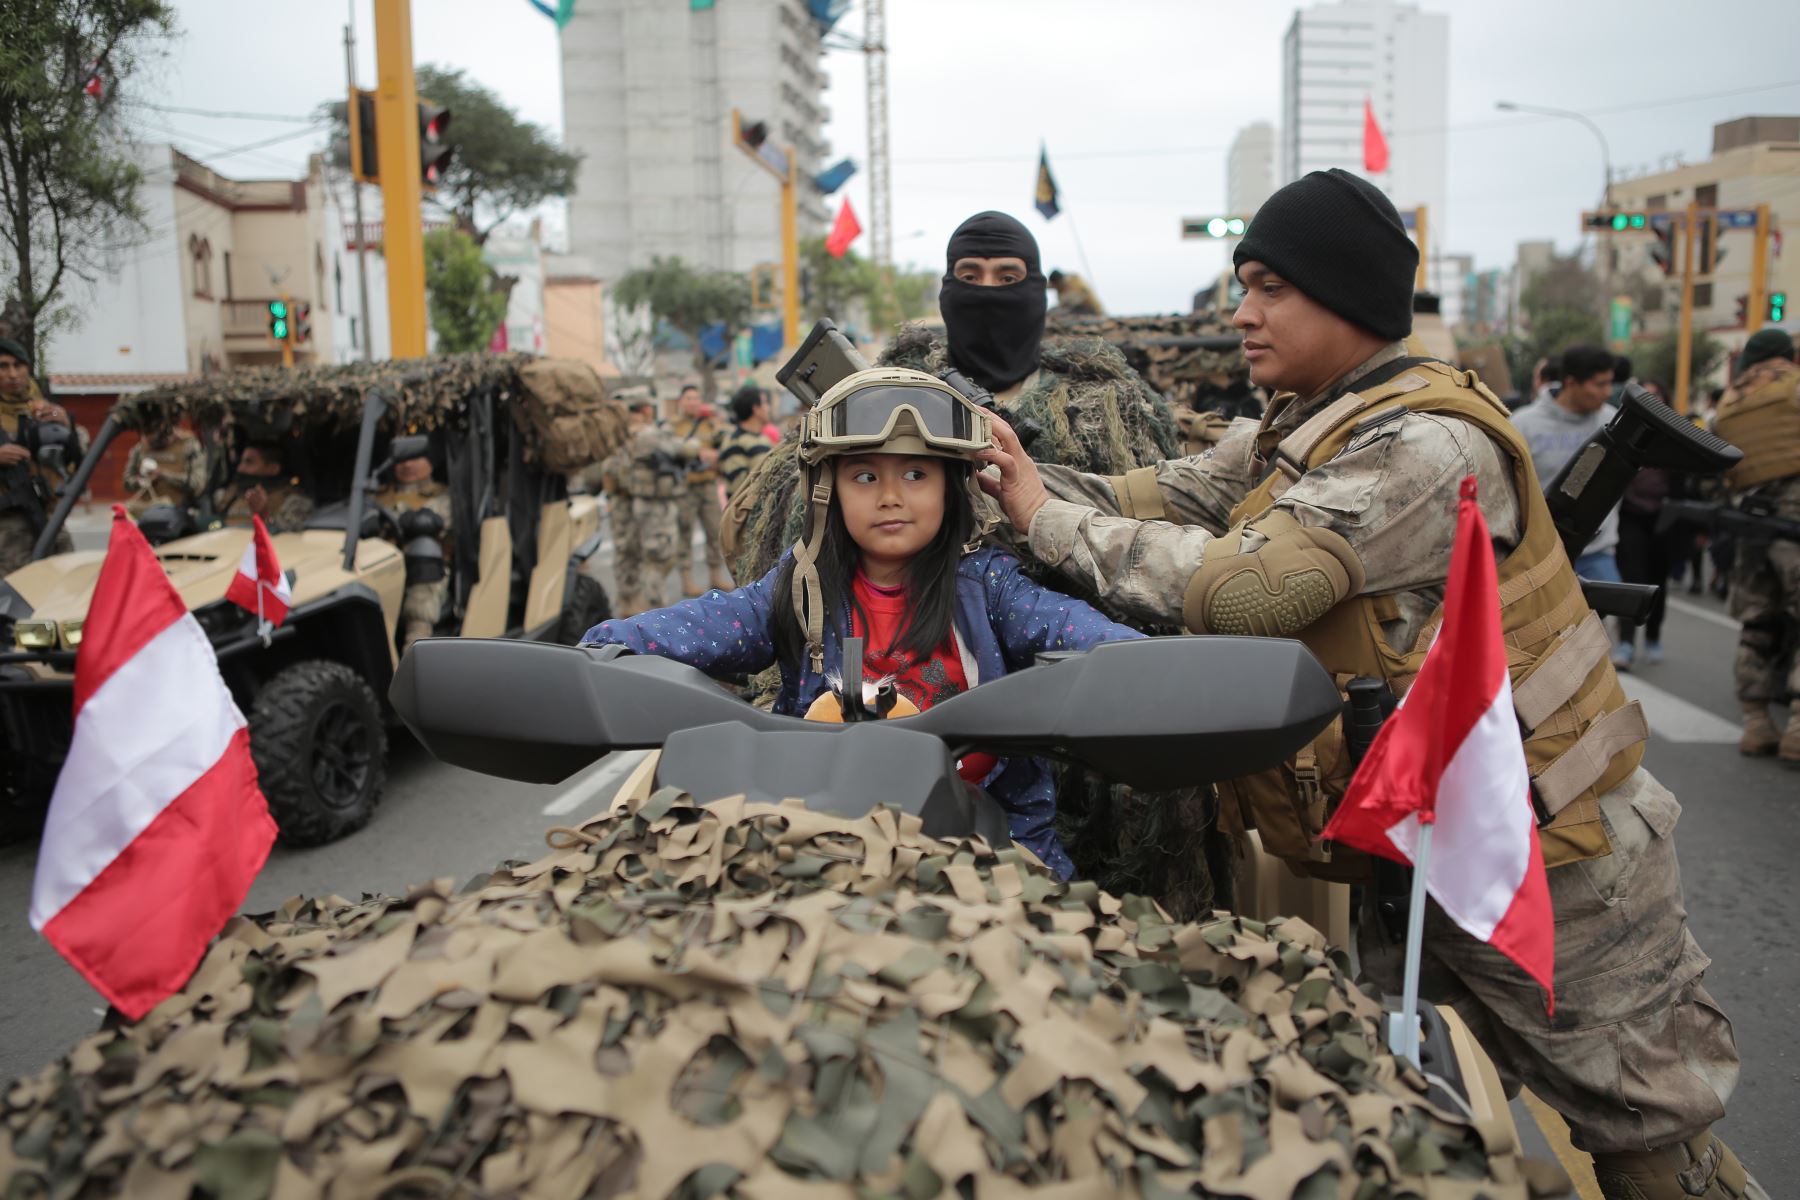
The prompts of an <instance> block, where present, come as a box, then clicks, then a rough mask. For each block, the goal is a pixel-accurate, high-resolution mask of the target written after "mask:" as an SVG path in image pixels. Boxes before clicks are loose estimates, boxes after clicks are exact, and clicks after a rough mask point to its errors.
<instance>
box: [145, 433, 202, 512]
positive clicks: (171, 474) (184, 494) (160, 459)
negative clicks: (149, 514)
mask: <svg viewBox="0 0 1800 1200" xmlns="http://www.w3.org/2000/svg"><path fill="white" fill-rule="evenodd" d="M190 445H191V443H189V442H187V441H185V440H183V439H179V438H178V439H176V440H175V441H174V442H173V443H171V444H170V445H168V446H165V447H164V448H163V449H161V450H154V449H152V448H150V447H149V446H148V445H146V446H145V447H144V454H143V458H144V459H146V460H153V461H155V463H156V474H155V476H153V477H152V478H151V480H150V486H149V488H148V491H149V493H150V500H151V503H157V504H178V505H179V504H192V503H194V502H195V500H196V499H198V497H196V496H193V495H191V494H190V493H189V492H188V462H187V459H188V454H189V453H190V451H189V446H190ZM140 461H142V460H140ZM141 469H142V468H141V467H140V470H141Z"/></svg>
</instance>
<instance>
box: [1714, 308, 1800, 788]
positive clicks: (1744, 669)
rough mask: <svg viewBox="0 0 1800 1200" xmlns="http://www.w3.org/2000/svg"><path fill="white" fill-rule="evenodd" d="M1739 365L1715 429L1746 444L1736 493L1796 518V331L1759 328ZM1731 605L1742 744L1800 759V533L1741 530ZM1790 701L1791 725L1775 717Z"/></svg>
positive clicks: (1799, 427) (1739, 500)
mask: <svg viewBox="0 0 1800 1200" xmlns="http://www.w3.org/2000/svg"><path fill="white" fill-rule="evenodd" d="M1737 367H1738V375H1737V378H1736V379H1734V380H1732V383H1731V389H1730V390H1729V391H1727V392H1726V393H1725V395H1724V397H1723V398H1722V399H1720V401H1719V407H1718V411H1717V412H1716V413H1715V414H1714V416H1713V429H1714V431H1715V432H1716V433H1718V435H1719V436H1720V437H1722V438H1724V439H1725V440H1726V441H1728V442H1730V443H1731V444H1732V445H1734V446H1737V447H1738V448H1739V449H1740V450H1742V451H1743V452H1744V459H1743V461H1742V462H1740V463H1738V465H1737V466H1735V467H1733V468H1732V469H1731V471H1730V473H1729V474H1727V475H1726V476H1725V485H1726V486H1727V487H1728V488H1730V489H1731V494H1732V503H1734V504H1737V505H1740V506H1743V505H1751V506H1754V507H1755V508H1756V509H1757V510H1758V511H1761V512H1764V513H1767V514H1769V515H1771V516H1775V517H1779V518H1781V519H1784V520H1787V521H1800V365H1796V364H1795V361H1794V341H1793V338H1791V337H1790V336H1788V334H1787V333H1785V332H1783V331H1782V330H1779V329H1763V330H1759V331H1758V332H1757V333H1756V334H1754V335H1753V336H1752V337H1751V338H1750V340H1749V341H1748V342H1745V343H1744V350H1743V353H1742V354H1741V355H1739V356H1738V362H1737ZM1730 594H1731V615H1732V616H1734V617H1736V618H1737V619H1738V620H1739V621H1741V622H1743V632H1741V633H1740V634H1738V649H1737V664H1736V667H1737V670H1736V676H1737V696H1738V703H1740V704H1741V705H1742V706H1743V709H1744V734H1743V737H1742V738H1740V739H1739V741H1738V749H1739V750H1740V751H1741V752H1743V753H1744V754H1751V755H1763V754H1775V753H1779V754H1780V755H1781V759H1782V761H1783V762H1791V763H1800V654H1797V653H1796V651H1795V648H1794V646H1795V640H1796V638H1797V637H1800V543H1796V542H1794V541H1792V540H1790V539H1787V538H1767V539H1764V538H1758V537H1755V536H1754V535H1748V534H1744V533H1740V534H1739V535H1738V541H1737V558H1736V561H1735V562H1733V564H1732V568H1731V593H1730ZM1771 704H1776V705H1784V704H1785V705H1786V706H1787V709H1788V713H1787V728H1786V729H1785V731H1778V730H1777V729H1776V727H1775V723H1774V722H1773V721H1771V720H1770V719H1769V706H1770V705H1771Z"/></svg>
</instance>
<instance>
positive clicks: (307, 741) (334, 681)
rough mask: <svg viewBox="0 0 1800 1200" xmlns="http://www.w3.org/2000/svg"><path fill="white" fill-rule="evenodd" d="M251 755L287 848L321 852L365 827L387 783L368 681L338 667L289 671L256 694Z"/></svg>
mask: <svg viewBox="0 0 1800 1200" xmlns="http://www.w3.org/2000/svg"><path fill="white" fill-rule="evenodd" d="M250 753H251V756H252V757H253V758H255V760H256V773H257V775H258V776H259V777H260V778H261V781H262V791H263V795H264V796H265V797H267V798H268V801H269V812H270V814H271V815H273V816H274V818H275V824H276V825H277V826H278V827H279V828H280V830H281V840H282V841H283V842H284V843H285V844H287V845H289V846H323V845H324V844H325V843H327V842H334V841H336V840H337V839H339V838H341V837H344V836H345V835H347V834H350V833H354V832H355V831H356V830H358V829H361V828H362V827H363V826H364V825H366V824H368V822H369V818H370V817H371V816H373V815H374V813H375V805H376V803H377V802H378V801H380V799H381V788H382V784H383V783H384V782H385V780H386V776H387V730H386V729H385V728H384V727H383V726H382V723H381V705H380V704H379V703H378V702H377V701H376V699H375V693H374V692H373V691H371V690H370V688H369V685H368V683H367V682H365V681H364V680H363V678H362V677H361V676H360V675H358V674H357V673H356V672H355V671H352V670H351V669H350V668H349V667H346V666H344V665H343V664H342V663H335V662H303V663H297V664H296V665H294V666H291V667H288V668H287V669H286V670H284V671H282V672H281V673H280V674H278V675H276V676H275V677H274V678H272V679H270V680H269V681H268V683H266V684H264V685H263V688H262V690H261V691H260V692H259V693H257V697H256V705H255V708H254V709H253V710H252V712H251V714H250Z"/></svg>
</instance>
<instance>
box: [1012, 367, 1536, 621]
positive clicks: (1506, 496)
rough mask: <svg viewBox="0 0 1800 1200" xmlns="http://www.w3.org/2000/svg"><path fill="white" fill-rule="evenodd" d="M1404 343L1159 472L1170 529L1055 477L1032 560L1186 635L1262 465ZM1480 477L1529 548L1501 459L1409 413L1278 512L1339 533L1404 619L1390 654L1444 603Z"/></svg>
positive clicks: (1507, 545) (1038, 522)
mask: <svg viewBox="0 0 1800 1200" xmlns="http://www.w3.org/2000/svg"><path fill="white" fill-rule="evenodd" d="M1405 352H1406V351H1405V347H1404V346H1403V345H1401V344H1400V343H1398V342H1396V343H1394V344H1393V345H1390V346H1388V347H1387V348H1385V349H1384V350H1382V351H1380V352H1379V353H1377V354H1376V355H1374V356H1373V357H1371V358H1370V359H1369V360H1368V361H1367V362H1365V363H1363V364H1362V365H1361V366H1359V367H1358V368H1357V369H1356V370H1354V371H1352V372H1350V373H1349V374H1348V375H1346V376H1345V377H1344V378H1343V379H1340V380H1339V381H1337V383H1335V384H1334V385H1332V386H1331V387H1329V388H1327V389H1326V390H1325V391H1324V392H1322V393H1321V394H1320V395H1318V396H1315V397H1312V398H1310V399H1307V400H1304V401H1303V400H1301V399H1300V398H1298V397H1296V396H1293V395H1291V394H1289V395H1282V396H1277V397H1276V398H1275V400H1274V401H1273V403H1271V405H1270V409H1269V416H1268V417H1267V418H1266V419H1265V420H1266V424H1267V427H1266V429H1265V428H1262V427H1260V426H1259V425H1258V424H1257V423H1256V422H1253V421H1249V420H1238V421H1234V422H1233V423H1232V425H1231V427H1230V429H1229V430H1228V432H1227V433H1226V435H1225V436H1224V437H1223V438H1221V440H1220V441H1219V443H1218V444H1217V445H1216V446H1214V447H1212V448H1211V449H1209V450H1207V451H1205V452H1204V453H1202V454H1200V455H1198V456H1196V457H1192V458H1180V459H1175V460H1173V461H1169V462H1164V463H1160V464H1158V465H1157V467H1156V484H1157V490H1158V491H1159V492H1160V493H1161V496H1162V500H1163V506H1164V509H1165V511H1166V513H1167V514H1168V520H1163V521H1135V520H1131V519H1128V518H1125V517H1120V516H1117V515H1116V514H1117V513H1118V511H1119V505H1118V501H1117V500H1116V498H1115V496H1114V493H1113V488H1112V484H1111V483H1110V482H1108V481H1107V480H1106V479H1105V478H1104V477H1101V476H1097V475H1082V474H1079V473H1077V472H1073V471H1064V470H1058V469H1056V468H1044V469H1043V474H1044V476H1045V483H1046V485H1047V486H1048V487H1049V489H1050V492H1051V496H1052V499H1051V500H1049V501H1048V502H1047V503H1046V504H1045V505H1044V506H1043V507H1042V508H1041V509H1040V510H1039V511H1038V513H1037V516H1036V517H1035V518H1034V519H1033V520H1032V522H1031V529H1030V533H1029V542H1030V546H1031V550H1032V553H1033V554H1034V555H1035V556H1036V557H1037V558H1038V559H1040V560H1041V561H1043V562H1044V563H1046V564H1048V565H1050V566H1051V567H1054V568H1056V569H1057V570H1058V571H1059V572H1060V573H1062V574H1065V575H1067V576H1069V577H1071V578H1072V579H1074V580H1077V581H1079V582H1080V583H1081V584H1082V585H1083V586H1084V587H1086V588H1090V589H1092V590H1093V591H1094V592H1096V593H1097V594H1098V595H1099V596H1100V598H1101V599H1102V600H1104V601H1106V602H1107V603H1108V604H1111V605H1114V606H1116V607H1117V608H1118V609H1120V610H1121V611H1123V612H1124V613H1126V614H1127V616H1128V617H1131V618H1135V619H1136V620H1139V621H1142V622H1144V623H1146V624H1159V625H1166V624H1176V625H1178V624H1180V623H1181V607H1182V598H1183V595H1184V593H1185V591H1186V589H1187V585H1188V581H1189V579H1191V578H1192V576H1193V574H1194V572H1195V571H1196V570H1198V569H1199V567H1200V564H1201V561H1202V559H1203V558H1204V556H1205V553H1206V547H1207V544H1208V543H1209V542H1211V541H1212V540H1213V538H1214V537H1215V536H1217V535H1218V534H1220V533H1222V532H1223V531H1225V530H1226V529H1228V528H1229V527H1230V526H1231V523H1232V522H1231V517H1230V514H1231V510H1232V508H1233V507H1234V506H1235V505H1236V504H1237V503H1238V501H1240V500H1241V499H1243V497H1244V496H1245V495H1246V494H1247V493H1248V492H1249V491H1250V489H1251V488H1252V487H1253V486H1255V484H1256V483H1257V482H1258V480H1259V479H1260V478H1261V474H1262V470H1263V467H1262V463H1263V456H1265V455H1267V454H1269V453H1271V452H1273V450H1274V448H1275V445H1276V444H1277V443H1279V442H1280V440H1281V439H1282V438H1283V437H1284V436H1286V435H1287V434H1288V433H1291V432H1292V431H1293V430H1294V429H1296V428H1298V427H1299V426H1300V425H1301V424H1302V423H1303V422H1304V421H1305V420H1306V419H1307V418H1308V417H1310V416H1312V415H1313V414H1314V413H1315V412H1317V411H1319V409H1320V408H1321V406H1322V405H1323V404H1324V403H1325V402H1326V401H1327V400H1329V399H1330V398H1332V397H1335V396H1337V395H1340V394H1341V393H1343V392H1344V391H1345V390H1347V389H1349V388H1351V387H1353V386H1354V385H1355V382H1356V381H1357V380H1358V379H1360V378H1362V377H1363V376H1364V375H1366V374H1368V373H1369V372H1371V371H1373V370H1375V369H1376V368H1377V367H1380V366H1383V365H1385V364H1386V363H1388V362H1391V361H1393V360H1394V359H1396V358H1399V357H1401V356H1402V355H1404V354H1405ZM1471 474H1473V475H1474V476H1476V479H1477V483H1478V486H1479V488H1480V495H1481V507H1482V512H1483V514H1484V515H1485V516H1486V517H1487V522H1488V531H1489V533H1490V534H1491V535H1492V537H1493V540H1494V544H1495V547H1496V549H1497V550H1498V551H1499V552H1500V553H1501V554H1502V555H1504V553H1505V552H1506V551H1508V550H1510V549H1511V548H1512V547H1513V545H1515V544H1516V543H1517V541H1518V537H1519V532H1520V513H1519V502H1518V497H1517V496H1516V495H1514V486H1513V482H1512V476H1511V469H1510V467H1509V465H1508V463H1507V460H1506V458H1505V456H1504V454H1503V453H1502V452H1501V451H1500V449H1499V448H1498V447H1497V446H1495V445H1494V443H1493V442H1492V441H1490V440H1489V439H1488V438H1487V437H1486V436H1485V435H1483V434H1482V433H1480V431H1478V430H1476V429H1475V428H1474V427H1472V426H1470V425H1469V424H1468V423H1466V422H1464V421H1460V420H1457V419H1455V418H1453V417H1444V416H1438V415H1434V414H1424V413H1408V414H1406V415H1405V416H1403V417H1401V418H1399V419H1398V420H1391V421H1387V422H1384V423H1382V424H1381V425H1379V426H1377V427H1376V428H1374V429H1372V430H1370V431H1369V433H1367V434H1365V435H1362V436H1359V437H1357V438H1354V439H1352V440H1351V442H1350V443H1349V444H1348V445H1347V446H1346V447H1345V448H1344V450H1343V452H1342V453H1341V454H1339V455H1338V457H1337V458H1335V459H1333V460H1332V461H1331V462H1329V463H1327V464H1325V465H1324V466H1322V467H1319V468H1317V469H1315V470H1311V471H1308V472H1307V473H1306V474H1305V475H1304V476H1303V477H1302V478H1301V479H1300V480H1299V482H1297V483H1295V484H1294V486H1293V487H1291V488H1289V489H1288V490H1287V492H1285V493H1284V494H1283V495H1282V496H1281V498H1280V499H1279V500H1278V501H1276V505H1275V507H1277V508H1281V509H1285V510H1287V511H1288V512H1289V513H1291V514H1292V515H1293V517H1294V519H1295V520H1297V521H1299V522H1300V524H1302V525H1306V526H1311V527H1315V528H1325V529H1329V530H1331V531H1332V532H1333V533H1336V534H1338V535H1340V536H1341V537H1343V538H1344V539H1345V540H1346V541H1348V542H1349V543H1350V545H1351V547H1352V548H1353V549H1354V550H1355V551H1356V553H1357V555H1358V557H1359V558H1360V559H1361V560H1362V565H1363V570H1364V572H1365V574H1366V581H1365V583H1364V585H1363V589H1362V592H1361V593H1359V594H1362V595H1388V596H1392V597H1393V598H1394V601H1395V604H1396V606H1397V608H1398V610H1399V617H1398V619H1397V620H1396V621H1393V622H1390V623H1388V626H1387V628H1386V633H1387V635H1388V641H1389V644H1390V645H1395V646H1410V645H1411V644H1412V642H1413V639H1414V638H1415V637H1416V635H1417V634H1418V631H1419V629H1420V628H1422V627H1423V625H1424V622H1425V620H1426V618H1427V617H1429V616H1430V614H1431V612H1432V610H1433V609H1435V608H1436V607H1437V605H1438V603H1439V602H1440V601H1441V600H1442V599H1443V594H1444V579H1445V576H1446V575H1447V574H1448V573H1449V568H1450V547H1451V544H1452V543H1453V542H1454V541H1455V538H1456V502H1457V488H1458V485H1459V483H1460V482H1461V480H1462V479H1463V477H1464V476H1466V475H1471Z"/></svg>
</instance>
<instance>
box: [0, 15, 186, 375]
mask: <svg viewBox="0 0 1800 1200" xmlns="http://www.w3.org/2000/svg"><path fill="white" fill-rule="evenodd" d="M174 27H175V14H174V9H173V8H172V6H170V5H169V4H166V3H163V2H162V0H7V2H6V7H5V15H4V16H3V17H0V29H3V30H4V34H3V35H0V251H3V253H0V259H3V260H4V261H3V264H0V269H4V270H5V271H6V273H7V275H8V276H9V278H8V280H7V284H6V292H7V299H8V305H7V307H8V310H9V311H10V312H11V313H12V314H14V316H13V322H14V327H13V328H11V329H10V330H8V332H9V333H10V334H11V335H12V336H14V337H17V338H19V339H20V340H22V341H23V342H25V344H26V345H27V347H29V348H30V349H31V351H32V354H33V356H34V359H35V358H36V355H37V350H38V342H39V339H40V337H41V335H42V333H43V332H44V331H45V330H46V328H48V327H49V326H51V325H54V324H56V323H58V322H59V321H61V320H64V319H72V318H71V317H70V314H68V313H67V312H66V311H65V310H62V309H61V308H60V307H59V303H58V302H59V301H60V300H61V299H62V297H63V293H64V289H65V287H66V286H67V284H68V282H69V280H70V277H71V276H73V277H75V278H79V279H93V278H95V277H96V276H97V275H98V274H99V273H100V271H101V269H102V263H103V257H104V255H105V254H106V252H107V251H108V249H110V248H111V246H112V244H113V243H115V242H116V241H117V240H118V239H119V238H121V237H123V236H125V235H126V234H127V233H128V232H129V231H130V230H131V229H132V228H133V227H134V226H137V225H139V224H140V223H141V220H142V214H141V211H140V209H139V207H138V201H137V189H138V183H139V181H140V179H141V176H142V171H141V170H140V169H139V168H138V165H137V163H136V161H135V160H134V159H133V158H132V156H131V152H130V147H129V145H128V141H127V136H126V131H125V128H124V125H123V122H122V121H121V120H120V104H121V97H122V95H123V92H124V88H125V85H126V83H127V82H128V81H129V80H130V79H131V76H132V75H133V73H134V72H135V71H136V69H137V67H138V66H139V65H140V63H141V62H142V60H143V58H144V56H145V54H146V53H147V52H148V51H149V50H150V48H151V47H152V46H153V44H154V40H155V39H156V38H157V37H159V36H165V35H167V34H169V33H171V32H173V30H174ZM96 61H97V62H98V63H99V64H100V66H99V75H100V77H101V80H102V82H103V84H104V87H103V89H102V91H101V93H100V95H99V96H98V97H94V96H89V95H87V94H86V92H85V90H84V85H85V84H86V83H87V81H88V79H89V78H90V76H91V75H92V74H93V73H94V72H93V68H92V65H91V64H93V63H95V62H96ZM38 370H39V371H40V372H42V371H43V370H44V364H43V363H42V362H41V361H39V362H38Z"/></svg>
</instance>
